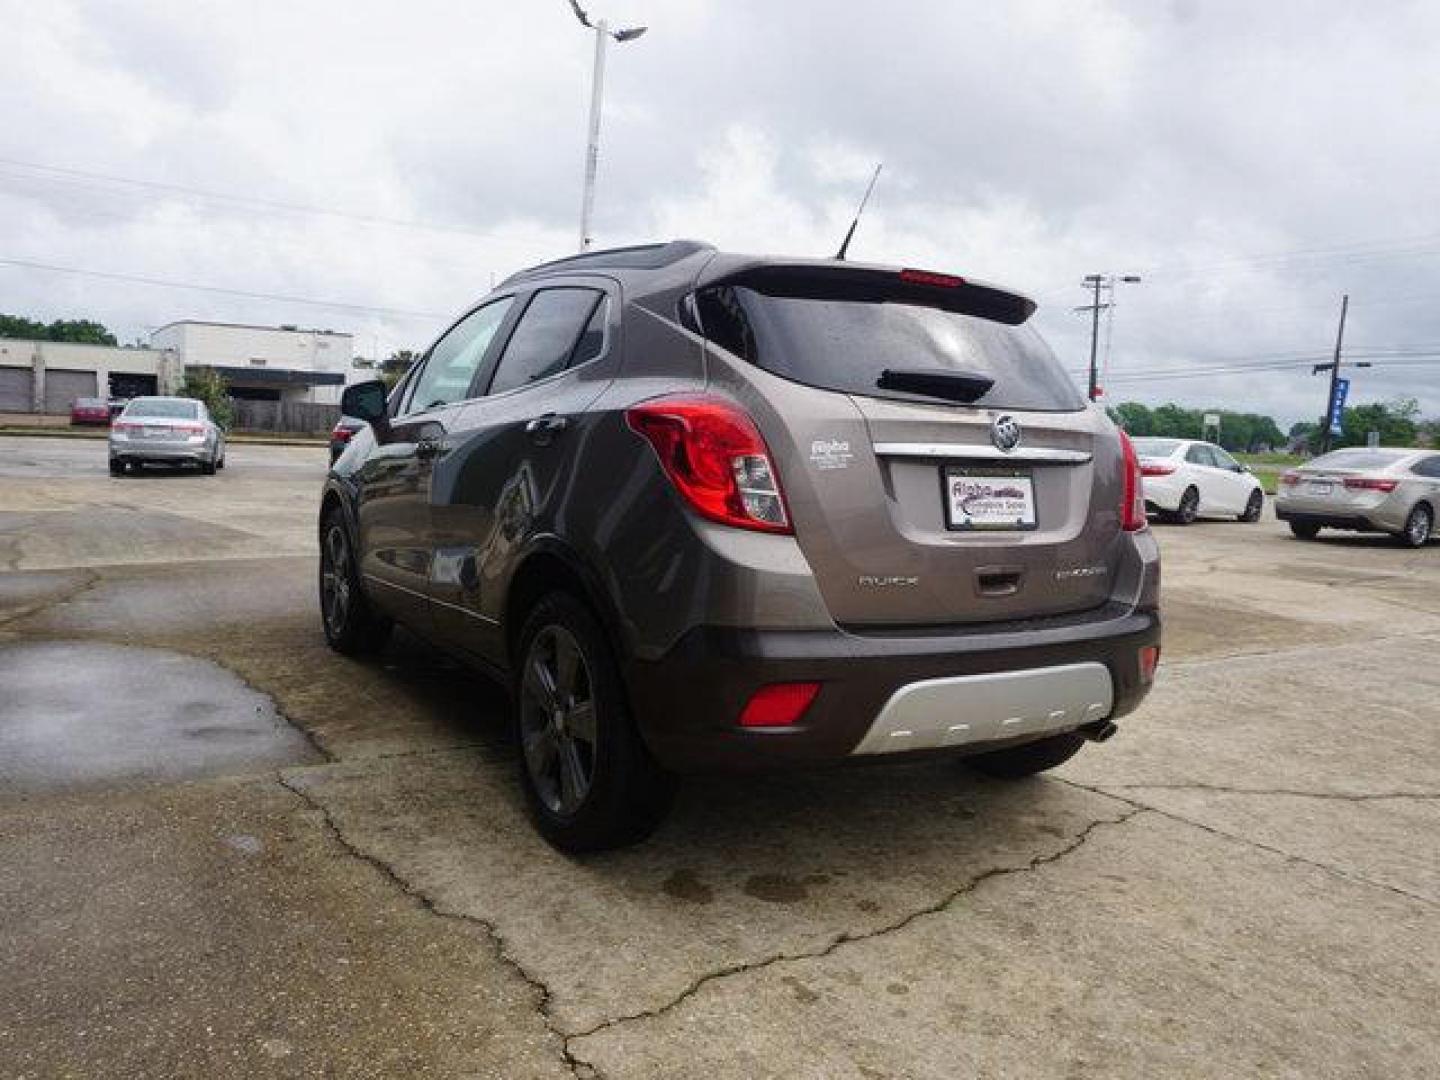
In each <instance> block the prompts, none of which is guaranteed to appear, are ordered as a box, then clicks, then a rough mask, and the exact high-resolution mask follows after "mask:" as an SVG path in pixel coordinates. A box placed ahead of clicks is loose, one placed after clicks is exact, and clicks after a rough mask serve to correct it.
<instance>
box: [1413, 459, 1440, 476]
mask: <svg viewBox="0 0 1440 1080" xmlns="http://www.w3.org/2000/svg"><path fill="white" fill-rule="evenodd" d="M1410 471H1411V472H1413V473H1414V474H1415V475H1416V476H1431V477H1435V478H1437V479H1440V457H1427V458H1421V459H1420V460H1419V461H1417V462H1416V463H1415V465H1414V467H1413V468H1411V470H1410Z"/></svg>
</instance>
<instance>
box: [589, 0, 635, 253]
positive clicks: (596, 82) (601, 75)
mask: <svg viewBox="0 0 1440 1080" xmlns="http://www.w3.org/2000/svg"><path fill="white" fill-rule="evenodd" d="M570 10H572V11H573V12H575V18H577V19H579V20H580V25H581V26H584V27H585V28H586V29H588V30H593V31H594V32H595V61H594V65H593V67H592V68H591V75H590V137H589V139H588V140H587V141H586V144H585V190H584V192H583V193H582V194H581V197H580V250H581V251H589V250H590V214H591V211H592V210H593V209H594V206H595V171H596V169H597V167H598V166H599V164H600V102H601V98H602V97H603V96H604V93H605V39H606V38H614V39H615V40H616V41H618V42H626V41H634V40H635V39H636V38H638V37H639V36H640V35H641V34H643V33H645V30H646V28H645V27H643V26H629V27H624V28H622V29H620V30H611V29H610V24H609V23H607V22H606V21H605V20H604V19H599V20H597V21H596V22H593V23H592V22H591V21H590V16H589V15H587V14H586V13H585V9H584V8H582V7H581V6H580V4H579V2H578V0H570Z"/></svg>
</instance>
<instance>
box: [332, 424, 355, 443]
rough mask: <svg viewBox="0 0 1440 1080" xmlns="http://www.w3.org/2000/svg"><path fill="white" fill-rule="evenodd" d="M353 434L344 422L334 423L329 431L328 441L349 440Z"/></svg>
mask: <svg viewBox="0 0 1440 1080" xmlns="http://www.w3.org/2000/svg"><path fill="white" fill-rule="evenodd" d="M354 434H355V432H353V431H352V430H351V429H350V428H348V427H346V426H345V425H344V424H336V425H335V427H334V428H333V429H332V430H331V432H330V441H331V442H349V441H350V436H351V435H354Z"/></svg>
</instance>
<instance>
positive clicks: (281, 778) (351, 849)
mask: <svg viewBox="0 0 1440 1080" xmlns="http://www.w3.org/2000/svg"><path fill="white" fill-rule="evenodd" d="M276 782H277V783H278V784H279V785H280V786H281V787H283V788H284V789H285V790H286V791H288V792H290V793H291V794H292V795H294V796H295V797H296V798H298V799H299V800H300V801H301V802H303V803H304V804H305V805H306V806H308V807H310V808H311V809H313V810H315V811H316V812H317V813H318V814H319V815H320V818H321V820H322V821H323V822H324V823H325V829H326V831H327V832H329V833H330V835H331V836H332V837H333V838H334V840H335V842H336V843H337V844H339V845H340V847H341V848H343V849H344V851H345V852H346V853H347V854H348V855H349V856H350V857H351V858H353V859H356V860H358V861H360V862H363V863H366V864H367V865H369V866H370V867H372V868H373V869H374V870H375V871H376V872H377V873H379V874H380V876H381V877H383V878H385V880H387V881H388V882H390V884H392V885H394V886H395V888H397V889H399V890H400V892H401V893H403V894H404V895H405V896H407V897H409V898H410V899H411V900H413V901H414V902H415V903H416V904H417V905H418V906H419V907H420V908H421V909H422V910H424V911H426V912H428V913H429V914H431V915H434V916H436V917H437V918H441V919H453V920H455V921H457V922H463V923H468V924H469V925H472V926H477V927H479V928H480V929H481V930H482V931H484V933H485V935H486V937H487V938H489V940H490V943H491V945H492V946H493V947H494V949H495V955H496V958H497V959H499V961H500V962H501V963H502V964H504V965H505V966H506V967H508V968H509V969H510V970H511V971H513V972H514V973H515V974H516V975H517V976H518V977H519V978H520V980H521V981H522V982H524V983H525V985H526V986H528V987H529V988H530V989H531V991H532V992H534V994H535V995H536V997H537V998H538V1007H537V1009H536V1011H537V1013H538V1014H539V1016H540V1020H541V1023H542V1024H544V1026H545V1030H546V1031H547V1032H549V1034H550V1035H551V1037H552V1038H553V1039H555V1040H556V1042H557V1044H558V1046H559V1050H560V1056H561V1059H562V1060H563V1061H564V1063H565V1067H566V1069H568V1070H569V1072H570V1073H571V1075H573V1076H575V1077H577V1078H580V1080H600V1073H599V1071H598V1070H597V1069H596V1068H595V1067H594V1066H593V1065H591V1064H590V1063H589V1062H584V1061H581V1060H579V1059H578V1058H576V1057H574V1056H573V1055H572V1054H571V1053H570V1038H571V1037H570V1036H568V1035H566V1034H565V1032H563V1031H562V1030H560V1028H559V1027H558V1026H557V1025H556V1023H555V1020H554V1017H553V1015H552V1012H551V1004H552V1001H553V998H552V995H551V992H550V987H549V986H548V985H547V984H546V983H545V981H544V980H543V979H541V978H540V977H539V976H537V975H535V974H533V973H532V972H530V971H529V969H527V968H526V967H525V965H524V964H522V963H521V962H520V961H519V960H517V959H516V958H515V957H514V956H512V955H511V953H510V951H509V949H508V947H507V945H506V942H505V937H504V935H502V934H501V933H500V930H499V928H498V927H496V926H495V924H494V923H491V922H489V921H488V920H486V919H482V918H480V917H479V916H478V915H471V914H470V913H469V912H465V911H453V910H450V909H447V908H443V907H441V906H440V905H439V904H438V903H437V902H436V901H435V900H434V898H433V897H431V896H430V895H429V894H428V893H426V892H425V891H424V890H423V889H421V888H420V887H419V886H417V885H415V884H414V883H413V882H411V881H410V880H409V879H408V878H406V877H405V876H404V875H403V874H401V873H400V872H399V871H398V870H396V869H395V868H394V867H393V866H391V865H390V864H389V863H388V862H386V861H385V860H384V859H382V858H380V857H379V856H378V855H372V854H371V853H370V852H368V851H366V850H364V849H363V848H361V847H360V846H359V845H358V844H356V843H355V842H354V841H352V840H351V839H350V838H349V837H348V836H346V835H345V832H344V830H343V829H341V828H340V823H339V822H338V821H336V820H335V816H334V815H333V814H332V813H331V812H330V809H329V807H327V806H326V805H325V804H324V803H323V802H321V801H320V800H319V799H317V798H315V797H314V796H313V795H311V794H310V792H308V791H306V790H305V789H304V788H303V787H301V786H298V785H296V784H294V783H292V782H291V780H290V779H289V777H287V776H286V774H285V773H283V772H282V773H279V774H277V776H276Z"/></svg>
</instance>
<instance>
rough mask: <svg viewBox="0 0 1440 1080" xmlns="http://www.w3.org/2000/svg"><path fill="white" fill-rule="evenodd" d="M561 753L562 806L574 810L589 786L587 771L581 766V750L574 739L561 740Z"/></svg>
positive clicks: (564, 808)
mask: <svg viewBox="0 0 1440 1080" xmlns="http://www.w3.org/2000/svg"><path fill="white" fill-rule="evenodd" d="M558 749H559V751H560V806H561V808H562V809H563V810H573V809H575V807H577V806H579V805H580V802H581V800H582V799H584V798H585V793H586V791H587V789H588V788H589V786H590V785H589V784H588V783H587V782H586V780H585V769H584V767H583V766H582V765H581V764H580V749H579V747H577V746H576V745H575V740H574V739H561V740H560V741H559V747H558Z"/></svg>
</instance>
